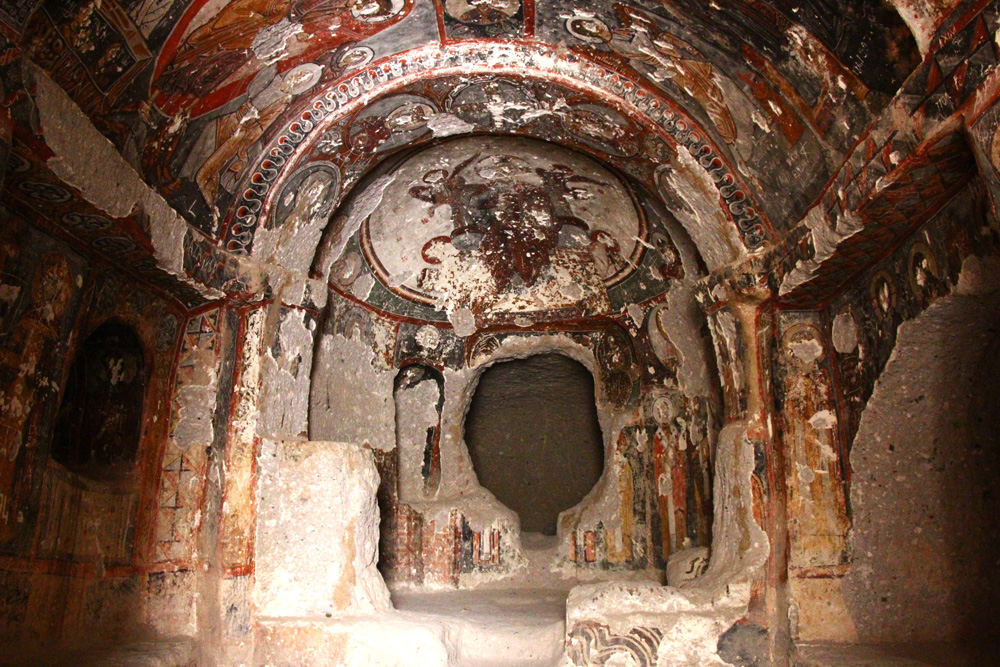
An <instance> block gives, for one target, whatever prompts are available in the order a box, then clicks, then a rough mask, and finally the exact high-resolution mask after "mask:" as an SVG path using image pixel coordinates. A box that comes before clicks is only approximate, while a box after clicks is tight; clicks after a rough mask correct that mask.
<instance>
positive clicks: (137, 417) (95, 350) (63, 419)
mask: <svg viewBox="0 0 1000 667" xmlns="http://www.w3.org/2000/svg"><path fill="white" fill-rule="evenodd" d="M145 375H146V373H145V361H144V357H143V348H142V343H141V342H140V341H139V338H138V336H136V334H135V332H134V331H133V330H132V328H131V327H129V326H128V325H125V324H122V323H120V322H115V321H111V322H105V323H104V324H102V325H101V326H100V327H98V328H97V329H96V330H94V332H93V333H92V334H90V336H88V337H87V339H86V340H84V341H83V343H82V344H81V345H80V349H79V350H78V351H77V354H76V358H75V359H74V361H73V365H72V366H71V367H70V371H69V377H68V378H67V380H66V391H65V392H64V394H63V399H62V404H61V405H60V408H59V414H58V416H57V418H56V427H55V432H54V434H53V438H52V458H53V459H55V460H56V461H58V462H59V463H61V464H63V465H64V466H66V467H67V468H70V469H72V470H74V471H76V472H79V473H81V474H84V475H87V476H90V477H97V478H100V477H106V476H109V475H115V474H118V473H121V472H125V471H127V470H128V469H129V467H130V466H131V464H132V463H133V462H134V461H135V455H136V450H137V449H138V446H139V433H140V430H141V428H142V401H143V395H144V392H145V384H146V383H145Z"/></svg>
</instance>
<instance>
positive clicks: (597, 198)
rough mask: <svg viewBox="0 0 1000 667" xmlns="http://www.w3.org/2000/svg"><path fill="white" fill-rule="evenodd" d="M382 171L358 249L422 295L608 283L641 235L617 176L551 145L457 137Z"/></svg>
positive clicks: (409, 293) (410, 292)
mask: <svg viewBox="0 0 1000 667" xmlns="http://www.w3.org/2000/svg"><path fill="white" fill-rule="evenodd" d="M390 176H391V181H390V183H389V184H388V185H387V186H386V187H385V189H384V190H383V192H382V198H381V203H380V204H379V206H378V207H376V208H375V210H374V211H373V212H372V214H371V215H370V216H369V218H368V219H367V220H366V222H365V223H364V225H363V226H362V230H361V231H362V235H361V241H362V248H363V251H364V253H365V256H366V259H367V260H368V262H369V263H370V264H371V266H372V267H373V269H374V270H375V273H376V275H377V276H378V277H379V279H380V280H381V281H382V282H383V283H384V284H385V285H386V286H387V287H389V289H391V290H392V291H394V292H396V293H397V294H399V295H401V296H403V297H405V298H408V299H411V300H415V301H419V302H422V303H430V304H433V303H441V302H442V301H443V300H448V301H453V302H454V301H455V300H456V298H457V301H460V302H467V301H470V299H467V298H464V297H463V295H462V294H461V293H462V292H467V293H474V292H477V291H479V292H489V293H493V294H505V293H525V292H534V293H542V292H544V291H545V289H546V286H551V285H553V284H556V283H566V284H567V285H570V284H586V283H588V281H589V282H592V283H596V285H595V287H598V286H601V284H603V286H605V287H606V286H609V285H613V284H615V283H617V282H620V281H621V280H623V279H624V278H625V277H627V276H628V275H629V274H630V273H631V272H632V271H634V270H635V268H636V266H638V264H639V260H640V258H641V256H642V252H643V250H644V247H645V244H646V236H647V233H646V225H645V222H644V219H643V217H642V215H641V214H640V212H639V209H638V207H637V206H636V204H635V201H634V199H633V197H632V195H631V193H630V191H629V190H628V188H627V187H626V186H625V184H624V183H623V182H622V181H621V180H620V179H618V178H617V177H616V176H615V175H613V174H612V173H611V172H610V171H608V170H607V169H605V168H604V167H602V166H601V165H599V164H597V163H596V162H594V161H593V160H591V159H590V158H588V157H585V156H583V155H579V154H577V153H573V152H571V151H568V150H566V149H563V148H560V147H558V146H554V145H552V144H546V143H542V142H538V141H533V140H529V139H521V138H513V137H472V138H467V139H460V140H456V141H452V142H449V143H445V144H441V145H438V146H435V147H432V148H429V149H427V150H425V151H422V152H420V153H418V154H416V155H414V156H413V157H411V158H409V159H408V160H406V161H405V162H403V163H402V164H401V165H400V166H399V167H397V168H396V170H395V171H394V172H393V173H392V174H391V175H390ZM456 269H460V270H456ZM471 301H475V299H471Z"/></svg>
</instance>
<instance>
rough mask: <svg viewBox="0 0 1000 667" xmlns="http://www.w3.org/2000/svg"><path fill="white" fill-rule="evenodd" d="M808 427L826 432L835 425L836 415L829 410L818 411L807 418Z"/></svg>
mask: <svg viewBox="0 0 1000 667" xmlns="http://www.w3.org/2000/svg"><path fill="white" fill-rule="evenodd" d="M809 425H810V426H812V427H813V428H814V429H816V430H817V431H826V430H829V429H831V428H833V427H834V426H836V425H837V415H836V414H835V413H834V412H833V411H831V410H820V411H819V412H817V413H816V414H814V415H813V416H812V417H810V418H809Z"/></svg>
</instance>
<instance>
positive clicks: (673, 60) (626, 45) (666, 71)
mask: <svg viewBox="0 0 1000 667" xmlns="http://www.w3.org/2000/svg"><path fill="white" fill-rule="evenodd" d="M618 12H619V14H620V15H621V16H622V19H623V26H622V27H621V28H615V29H614V30H612V29H611V28H609V27H608V26H607V24H605V23H604V22H603V21H601V20H600V19H597V18H593V17H578V16H577V17H573V18H571V19H569V20H568V21H567V22H566V28H567V30H569V32H570V33H571V34H572V35H573V36H575V37H576V38H577V39H579V40H581V41H583V42H587V43H590V44H604V45H605V46H607V47H608V48H609V49H611V51H612V52H613V53H616V54H618V55H620V56H622V57H623V58H626V59H627V60H628V61H629V63H630V64H631V65H632V66H633V67H635V68H636V69H637V70H639V71H641V72H643V73H644V74H645V75H646V76H647V77H649V78H650V79H652V80H653V81H655V82H657V83H662V82H664V81H671V82H673V83H674V84H675V85H676V86H677V87H678V88H680V89H681V90H683V91H684V92H685V93H687V94H688V95H690V96H691V97H693V98H694V99H695V101H697V102H698V104H699V105H700V106H701V108H702V109H704V111H705V113H706V114H707V115H708V117H709V119H710V120H711V121H712V123H713V124H714V125H715V128H716V130H717V131H718V132H719V136H720V137H722V139H723V140H724V141H725V142H726V143H728V144H731V143H733V142H734V141H736V136H737V130H736V122H735V121H734V120H733V115H732V113H731V112H730V111H729V106H728V104H726V100H725V97H724V96H723V93H722V88H720V87H719V84H718V82H717V81H716V80H715V77H714V72H713V68H712V64H711V63H710V62H708V61H707V60H705V58H704V57H702V55H701V54H700V53H698V51H697V50H696V49H695V48H694V47H693V46H692V45H690V44H688V43H687V42H685V41H684V40H682V39H680V38H678V37H676V36H674V35H672V34H670V33H668V32H666V31H663V30H660V29H659V28H658V27H657V26H656V25H655V24H654V23H653V21H652V20H651V19H649V18H648V17H646V16H644V15H642V14H640V13H638V12H637V11H635V10H633V9H628V8H624V7H621V6H618ZM640 65H641V66H640Z"/></svg>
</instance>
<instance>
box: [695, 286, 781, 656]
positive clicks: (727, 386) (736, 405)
mask: <svg viewBox="0 0 1000 667" xmlns="http://www.w3.org/2000/svg"><path fill="white" fill-rule="evenodd" d="M735 284H736V281H731V282H730V283H729V284H727V285H719V286H717V287H715V288H714V289H713V290H712V294H711V298H712V299H714V303H711V304H708V305H707V306H706V310H707V312H708V316H709V321H710V323H711V325H712V333H713V338H714V340H715V347H716V355H717V359H718V364H719V373H720V376H721V380H722V385H723V394H724V401H725V421H726V423H725V427H724V428H723V430H722V433H721V434H720V437H719V445H718V446H719V451H718V453H717V456H718V458H719V459H720V461H721V460H722V458H723V456H724V455H725V452H724V450H723V448H725V447H730V448H732V447H734V446H735V447H737V448H741V447H744V448H745V447H749V448H752V450H753V452H752V456H753V474H752V477H751V484H750V490H751V493H752V498H751V499H750V502H747V503H745V506H746V507H747V508H748V509H747V510H745V511H749V512H750V513H751V516H747V517H745V519H744V521H742V522H740V523H739V524H737V525H736V526H735V527H727V526H717V527H716V529H715V530H714V531H713V537H712V540H713V544H712V557H713V559H714V558H716V557H717V554H720V553H725V551H729V550H732V549H733V545H728V546H726V545H720V542H732V541H736V543H737V545H738V551H737V553H738V554H750V553H752V551H753V539H752V537H751V535H750V534H748V532H747V528H748V527H749V528H753V529H756V528H758V527H759V528H760V529H762V530H763V531H764V532H766V534H767V542H768V544H767V552H766V553H767V556H766V564H764V567H763V568H761V569H759V570H758V569H755V563H754V562H749V563H746V564H745V565H744V567H747V566H749V567H750V568H751V569H750V570H748V571H749V572H750V576H751V595H750V602H749V607H748V610H747V614H746V616H745V617H744V618H743V619H741V620H740V621H739V622H738V623H737V624H736V625H734V626H733V627H732V628H731V629H730V631H729V632H727V633H726V634H725V635H724V636H723V637H722V639H721V640H720V645H719V648H720V651H719V652H720V656H722V657H723V658H724V659H725V658H726V655H727V654H728V653H730V652H731V653H733V654H734V655H735V654H736V653H741V654H744V655H746V654H747V653H751V654H754V655H756V656H758V658H759V659H760V660H761V661H762V662H764V663H766V664H771V665H778V666H782V665H787V664H788V654H789V650H790V642H789V635H788V615H787V609H788V602H787V570H786V557H785V547H786V517H785V484H784V456H783V453H782V451H781V448H780V446H779V442H780V441H779V440H778V439H776V438H775V437H774V426H775V425H774V423H773V421H772V414H773V410H774V399H773V392H772V389H771V385H772V379H771V374H772V358H771V347H772V344H773V343H772V340H773V320H774V312H775V309H774V303H773V301H772V297H773V293H772V292H771V290H769V289H766V288H765V287H762V286H760V285H759V284H754V285H752V286H750V287H746V286H739V287H738V288H737V287H735V286H734V285H735ZM734 443H735V444H734ZM723 474H725V471H724V470H723V469H722V467H721V466H720V467H717V469H716V475H723ZM717 488H718V482H717ZM723 501H724V498H720V497H718V495H717V497H716V501H715V502H716V503H718V502H723ZM716 516H717V517H718V516H719V509H718V508H716ZM743 558H744V559H745V558H746V556H743Z"/></svg>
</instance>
